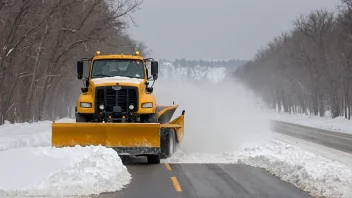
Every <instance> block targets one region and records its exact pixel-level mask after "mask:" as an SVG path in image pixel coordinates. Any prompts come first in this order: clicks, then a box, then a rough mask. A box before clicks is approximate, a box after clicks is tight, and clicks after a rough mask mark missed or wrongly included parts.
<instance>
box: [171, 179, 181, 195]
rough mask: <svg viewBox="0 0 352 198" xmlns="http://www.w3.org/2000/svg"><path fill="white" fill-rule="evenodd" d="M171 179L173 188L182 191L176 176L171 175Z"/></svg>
mask: <svg viewBox="0 0 352 198" xmlns="http://www.w3.org/2000/svg"><path fill="white" fill-rule="evenodd" d="M171 180H172V183H173V184H174V187H175V190H176V191H177V192H182V189H181V186H180V184H179V183H178V181H177V179H176V177H171Z"/></svg>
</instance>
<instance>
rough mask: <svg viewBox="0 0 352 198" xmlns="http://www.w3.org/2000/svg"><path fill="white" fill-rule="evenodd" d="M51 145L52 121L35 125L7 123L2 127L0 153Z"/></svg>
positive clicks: (64, 120) (62, 120) (66, 119)
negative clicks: (14, 149)
mask: <svg viewBox="0 0 352 198" xmlns="http://www.w3.org/2000/svg"><path fill="white" fill-rule="evenodd" d="M73 121H74V120H73V119H70V118H64V119H60V120H57V121H56V122H73ZM50 145H51V121H43V122H34V123H16V124H10V123H8V122H6V123H5V124H4V125H1V126H0V151H4V150H8V149H13V148H22V147H33V146H50Z"/></svg>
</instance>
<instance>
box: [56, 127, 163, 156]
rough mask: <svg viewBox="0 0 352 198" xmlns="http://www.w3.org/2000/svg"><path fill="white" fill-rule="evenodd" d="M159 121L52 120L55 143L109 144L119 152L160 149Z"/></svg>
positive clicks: (150, 151)
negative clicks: (80, 121)
mask: <svg viewBox="0 0 352 198" xmlns="http://www.w3.org/2000/svg"><path fill="white" fill-rule="evenodd" d="M160 128H161V125H160V124H158V123H155V124H154V123H153V124H149V123H147V124H144V123H52V146H54V147H66V146H76V145H80V146H90V145H93V146H98V145H102V146H106V147H111V148H114V149H115V150H117V151H118V153H120V154H124V153H126V154H154V153H158V152H160Z"/></svg>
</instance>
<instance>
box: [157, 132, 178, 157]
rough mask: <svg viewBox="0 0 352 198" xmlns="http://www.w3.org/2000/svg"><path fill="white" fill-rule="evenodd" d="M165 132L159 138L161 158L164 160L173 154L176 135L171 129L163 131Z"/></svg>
mask: <svg viewBox="0 0 352 198" xmlns="http://www.w3.org/2000/svg"><path fill="white" fill-rule="evenodd" d="M164 130H167V131H165V132H164V133H163V134H164V135H163V136H162V137H161V143H160V144H161V158H162V159H165V158H168V157H170V156H171V155H172V154H174V153H175V149H176V134H175V131H174V130H173V129H169V128H168V129H164Z"/></svg>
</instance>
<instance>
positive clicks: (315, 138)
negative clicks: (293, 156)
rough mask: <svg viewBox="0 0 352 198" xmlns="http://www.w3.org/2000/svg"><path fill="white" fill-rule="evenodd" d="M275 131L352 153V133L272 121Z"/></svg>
mask: <svg viewBox="0 0 352 198" xmlns="http://www.w3.org/2000/svg"><path fill="white" fill-rule="evenodd" d="M272 129H273V130H274V132H277V133H282V134H286V135H289V136H292V137H296V138H301V139H304V140H307V141H311V142H314V143H317V144H320V145H323V146H327V147H330V148H334V149H337V150H340V151H344V152H347V153H351V154H352V135H350V134H346V133H339V132H335V131H328V130H324V129H317V128H313V127H307V126H302V125H298V124H292V123H288V122H282V121H272Z"/></svg>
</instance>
